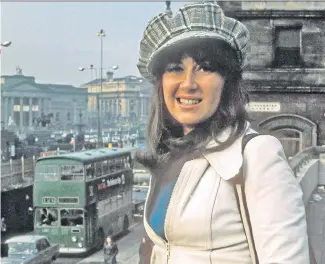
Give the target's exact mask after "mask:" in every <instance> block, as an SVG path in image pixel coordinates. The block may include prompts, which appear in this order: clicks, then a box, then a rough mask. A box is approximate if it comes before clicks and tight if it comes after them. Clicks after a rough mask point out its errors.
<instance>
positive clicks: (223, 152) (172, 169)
mask: <svg viewBox="0 0 325 264" xmlns="http://www.w3.org/2000/svg"><path fill="white" fill-rule="evenodd" d="M248 41H249V32H248V29H247V28H246V27H245V25H244V24H242V23H241V22H240V21H237V20H235V19H233V18H230V17H227V16H225V14H224V12H223V10H222V9H221V8H220V7H219V6H218V5H217V3H216V2H213V1H207V2H204V1H203V2H202V1H201V2H198V3H190V4H187V5H185V6H184V7H182V8H180V10H179V11H178V12H177V13H176V14H175V15H174V16H173V17H169V15H168V14H167V13H162V14H159V15H158V16H156V17H154V18H153V19H152V20H151V21H150V22H149V23H148V25H147V27H146V29H145V31H144V34H143V38H142V40H141V42H140V56H139V62H138V69H139V71H140V73H141V75H142V76H143V77H145V78H146V79H148V80H149V81H150V82H152V84H153V90H152V98H151V110H150V113H149V120H148V132H147V137H146V138H147V143H146V149H145V151H144V152H138V153H137V161H138V162H139V163H141V164H142V165H144V166H145V167H147V168H148V169H149V170H150V173H151V175H152V177H151V183H150V187H149V193H148V196H147V199H146V206H145V208H146V209H145V213H144V227H145V230H146V239H145V240H144V241H145V242H143V243H141V245H142V246H143V247H144V248H145V249H146V250H152V252H151V255H150V257H144V258H141V256H140V262H141V259H145V260H146V261H147V262H144V263H150V264H161V263H169V264H179V263H186V264H194V263H195V264H205V263H206V264H207V263H223V264H225V263H228V264H239V263H240V264H243V263H245V264H253V263H258V261H259V263H260V264H267V263H276V264H285V263H286V264H287V263H295V264H307V263H309V255H308V252H309V250H308V236H307V228H306V214H305V209H304V203H303V200H302V190H301V188H300V186H299V184H298V182H297V181H296V179H295V177H294V174H293V172H292V170H291V168H290V166H289V164H288V162H287V160H286V157H285V154H284V151H283V148H282V146H281V143H280V141H279V140H278V139H276V138H275V137H272V136H270V135H258V136H255V137H254V138H253V137H252V138H251V139H250V140H249V142H248V139H249V137H250V136H249V137H248V135H253V136H254V135H255V134H256V131H254V130H253V129H252V128H251V125H250V123H249V117H248V113H247V112H246V108H245V105H246V103H247V94H246V93H245V91H244V90H243V88H242V86H241V85H240V83H241V80H242V69H243V65H244V61H245V53H246V47H247V45H248ZM245 142H247V145H246V147H245V151H244V149H242V148H243V147H244V146H245V145H244V143H245ZM236 198H237V199H236ZM245 206H247V209H248V211H247V210H244V209H245ZM146 241H152V246H150V243H149V244H147V243H146ZM140 252H143V250H140ZM145 255H146V256H147V254H145ZM257 259H258V260H257Z"/></svg>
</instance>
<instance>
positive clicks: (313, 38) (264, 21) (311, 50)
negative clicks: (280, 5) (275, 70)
mask: <svg viewBox="0 0 325 264" xmlns="http://www.w3.org/2000/svg"><path fill="white" fill-rule="evenodd" d="M241 20H242V22H243V23H244V24H245V25H246V27H247V28H248V30H249V31H250V34H251V35H250V41H249V43H248V46H247V60H246V68H248V69H250V68H270V67H272V64H273V60H274V49H275V47H274V46H275V44H274V41H275V27H276V26H294V25H301V26H302V31H301V57H302V66H303V67H305V68H324V67H325V45H324V43H325V16H324V18H322V19H319V18H287V19H284V18H281V17H278V18H272V19H270V18H249V19H248V18H247V19H246V18H242V19H241Z"/></svg>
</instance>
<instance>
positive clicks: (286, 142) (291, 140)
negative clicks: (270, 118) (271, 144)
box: [271, 128, 302, 159]
mask: <svg viewBox="0 0 325 264" xmlns="http://www.w3.org/2000/svg"><path fill="white" fill-rule="evenodd" d="M271 135H272V136H275V137H277V138H278V139H279V140H280V142H281V143H282V146H283V149H284V152H285V154H286V156H287V158H288V159H291V158H292V157H293V156H294V155H296V154H297V153H298V152H300V151H302V134H301V132H300V131H298V130H296V129H292V128H283V129H279V130H276V131H272V132H271Z"/></svg>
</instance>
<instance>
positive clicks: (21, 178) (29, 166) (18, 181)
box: [1, 156, 36, 190]
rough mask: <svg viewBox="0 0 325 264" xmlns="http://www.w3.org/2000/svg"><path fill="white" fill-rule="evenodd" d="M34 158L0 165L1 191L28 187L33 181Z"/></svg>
mask: <svg viewBox="0 0 325 264" xmlns="http://www.w3.org/2000/svg"><path fill="white" fill-rule="evenodd" d="M35 159H36V158H35V156H33V157H32V158H27V159H25V158H24V157H21V158H20V159H16V160H12V159H10V160H9V161H8V162H5V163H2V164H1V190H8V189H12V188H15V186H17V185H26V184H27V185H28V184H30V183H32V181H33V179H34V168H35Z"/></svg>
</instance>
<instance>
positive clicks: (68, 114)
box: [67, 112, 71, 121]
mask: <svg viewBox="0 0 325 264" xmlns="http://www.w3.org/2000/svg"><path fill="white" fill-rule="evenodd" d="M67 120H68V121H71V114H70V112H68V113H67Z"/></svg>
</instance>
